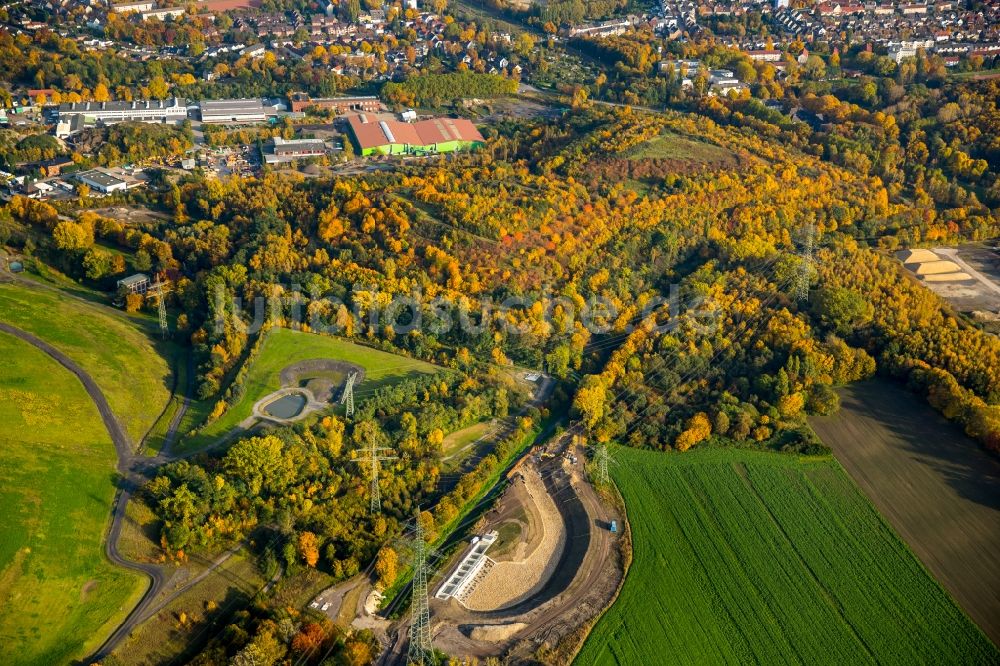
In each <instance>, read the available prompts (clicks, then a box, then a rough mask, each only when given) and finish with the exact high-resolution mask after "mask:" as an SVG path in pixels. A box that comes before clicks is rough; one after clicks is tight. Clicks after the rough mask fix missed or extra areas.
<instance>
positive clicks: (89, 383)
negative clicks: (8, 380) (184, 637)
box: [0, 322, 179, 663]
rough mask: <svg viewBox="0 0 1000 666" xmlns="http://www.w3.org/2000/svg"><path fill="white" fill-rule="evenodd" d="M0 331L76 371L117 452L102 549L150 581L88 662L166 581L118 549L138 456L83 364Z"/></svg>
mask: <svg viewBox="0 0 1000 666" xmlns="http://www.w3.org/2000/svg"><path fill="white" fill-rule="evenodd" d="M0 331H2V332H4V333H8V334H10V335H13V336H14V337H16V338H18V339H20V340H23V341H24V342H27V343H28V344H30V345H32V346H33V347H35V348H37V349H39V350H41V351H43V352H45V353H46V354H48V355H49V356H50V357H52V358H53V359H54V360H55V361H56V362H57V363H59V364H60V365H61V366H63V367H64V368H66V369H67V370H69V371H70V372H72V373H73V374H74V375H76V377H77V379H79V380H80V383H81V384H83V388H84V390H86V391H87V395H89V396H90V399H91V400H93V402H94V405H95V406H96V407H97V411H98V412H99V413H100V415H101V420H102V421H104V427H105V428H106V429H107V431H108V435H110V436H111V441H112V442H113V443H114V445H115V452H116V453H117V455H118V464H117V469H118V472H119V473H120V474H121V475H122V481H121V485H120V486H119V488H118V492H117V494H116V495H115V500H114V505H113V508H112V519H111V528H110V529H109V530H108V537H107V539H106V540H105V542H104V551H105V553H106V554H107V556H108V559H109V560H111V562H113V563H114V564H116V565H118V566H120V567H124V568H126V569H131V570H133V571H139V572H141V573H143V574H145V575H146V576H148V577H149V580H150V584H149V587H148V588H147V589H146V591H145V593H143V595H142V598H141V599H140V600H139V603H138V604H136V606H135V608H133V609H132V611H131V612H130V613H129V614H128V617H126V618H125V621H124V622H123V623H122V624H121V625H120V626H119V627H118V629H116V630H115V631H114V632H113V633H112V634H111V636H109V637H108V639H107V640H106V641H105V642H104V644H103V645H102V646H101V648H100V649H99V650H98V651H97V652H96V653H95V654H94V655H92V656H91V657H90V658H89V659H88V663H90V662H95V661H100V660H101V659H103V658H104V657H106V656H107V655H108V654H109V653H110V651H111V648H112V647H114V646H115V645H117V643H118V641H120V640H121V639H122V638H124V637H125V636H127V635H128V633H129V632H130V631H132V629H133V628H134V626H135V625H136V624H137V621H138V619H139V618H141V617H143V615H144V614H145V612H146V609H147V608H148V607H149V606H150V605H151V604H152V602H153V599H154V598H155V597H156V596H157V595H158V594H159V593H160V590H162V589H163V586H164V585H165V584H166V582H167V575H166V573H165V572H164V570H163V568H162V567H159V566H157V565H155V564H143V563H141V562H132V561H130V560H127V559H125V558H124V557H122V555H121V553H120V552H119V551H118V538H119V536H120V535H121V529H122V523H123V521H124V518H125V507H126V506H127V505H128V500H129V498H130V497H131V496H132V493H133V492H134V491H135V489H136V488H138V487H139V486H140V485H141V483H142V477H141V476H140V475H139V474H137V473H136V472H135V471H134V468H135V467H136V462H137V458H138V456H136V454H135V451H134V450H133V449H132V443H131V442H130V441H129V439H128V436H127V435H126V434H125V430H124V429H123V428H122V426H121V424H120V423H118V419H116V418H115V415H114V413H113V412H112V411H111V406H110V405H109V404H108V400H107V398H105V397H104V393H103V392H102V391H101V389H100V387H98V386H97V383H96V382H95V381H94V380H93V379H92V378H91V376H90V375H89V374H87V372H86V371H85V370H84V369H83V368H81V367H80V366H79V365H77V364H76V362H75V361H73V360H72V359H71V358H69V357H68V356H66V355H65V354H63V353H62V352H61V351H59V350H58V349H56V348H55V347H53V346H52V345H50V344H49V343H47V342H45V341H44V340H42V339H40V338H38V337H36V336H34V335H32V334H31V333H28V332H27V331H23V330H21V329H19V328H16V327H14V326H11V325H10V324H5V323H3V322H0ZM178 422H179V419H178Z"/></svg>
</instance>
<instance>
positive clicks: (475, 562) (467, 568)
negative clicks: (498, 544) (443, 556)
mask: <svg viewBox="0 0 1000 666" xmlns="http://www.w3.org/2000/svg"><path fill="white" fill-rule="evenodd" d="M498 536H500V535H499V534H497V533H496V532H490V533H489V534H487V535H486V536H484V537H482V538H479V537H476V538H475V539H473V540H472V546H471V547H470V548H469V552H467V553H466V554H465V557H463V558H462V561H461V562H459V564H458V567H457V568H456V569H455V571H453V572H452V573H451V575H450V576H448V578H447V579H446V580H445V581H444V584H443V585H441V587H440V588H438V591H437V594H435V595H434V596H435V597H437V598H438V599H441V600H442V601H446V600H448V599H450V598H452V597H454V598H455V599H457V600H458V601H459V602H461V603H462V604H464V603H465V600H466V599H468V598H469V595H470V594H472V591H473V590H474V589H475V587H476V585H477V584H478V583H479V581H480V580H482V579H483V577H485V575H486V573H487V572H488V571H489V570H490V568H492V566H493V564H495V563H494V562H493V560H491V559H490V558H488V557H486V551H487V550H489V547H490V546H492V545H493V543H494V542H495V541H496V540H497V537H498Z"/></svg>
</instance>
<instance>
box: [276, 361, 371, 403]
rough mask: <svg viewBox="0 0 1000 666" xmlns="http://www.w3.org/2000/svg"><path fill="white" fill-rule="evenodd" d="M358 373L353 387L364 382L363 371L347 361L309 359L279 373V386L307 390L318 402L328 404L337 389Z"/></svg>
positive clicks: (358, 366)
mask: <svg viewBox="0 0 1000 666" xmlns="http://www.w3.org/2000/svg"><path fill="white" fill-rule="evenodd" d="M352 372H356V373H358V376H357V379H355V380H354V384H355V386H357V385H358V384H360V383H361V382H362V381H364V378H365V369H364V368H362V367H361V366H360V365H355V364H354V363H348V362H347V361H335V360H333V359H331V358H310V359H306V360H305V361H299V362H298V363H293V364H292V365H289V366H287V367H285V368H284V369H283V370H282V371H281V375H280V380H281V385H282V386H286V387H291V386H294V387H298V388H308V389H309V390H310V391H312V394H313V395H314V396H315V397H316V400H317V401H319V402H330V401H331V400H332V399H333V398H334V397H335V396H334V391H335V390H336V389H338V388H339V387H340V386H341V385H342V384H343V382H344V380H346V379H347V377H349V376H350V375H351V373H352Z"/></svg>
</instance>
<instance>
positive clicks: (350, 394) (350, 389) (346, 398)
mask: <svg viewBox="0 0 1000 666" xmlns="http://www.w3.org/2000/svg"><path fill="white" fill-rule="evenodd" d="M357 378H358V373H356V372H352V373H351V375H350V376H349V377H348V378H347V384H345V385H344V394H343V395H342V396H340V404H342V405H347V407H346V408H345V410H344V414H345V415H346V416H354V380H355V379H357Z"/></svg>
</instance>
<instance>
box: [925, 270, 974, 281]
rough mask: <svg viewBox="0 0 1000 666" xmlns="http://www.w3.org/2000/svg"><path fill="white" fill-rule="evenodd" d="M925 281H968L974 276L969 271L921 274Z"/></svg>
mask: <svg viewBox="0 0 1000 666" xmlns="http://www.w3.org/2000/svg"><path fill="white" fill-rule="evenodd" d="M920 278H921V279H922V280H923V281H924V282H968V281H971V280H972V279H973V278H972V276H971V275H969V274H968V273H961V272H959V273H937V274H933V275H921V276H920Z"/></svg>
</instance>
